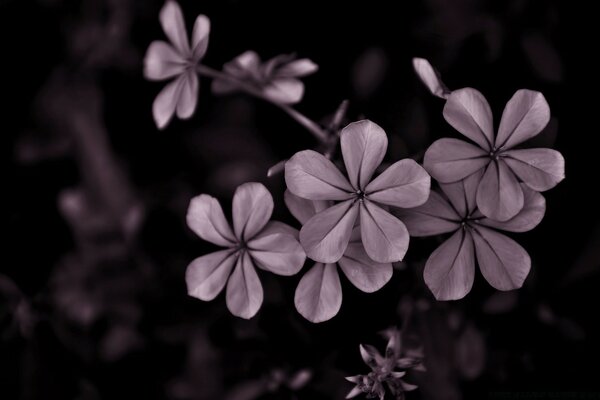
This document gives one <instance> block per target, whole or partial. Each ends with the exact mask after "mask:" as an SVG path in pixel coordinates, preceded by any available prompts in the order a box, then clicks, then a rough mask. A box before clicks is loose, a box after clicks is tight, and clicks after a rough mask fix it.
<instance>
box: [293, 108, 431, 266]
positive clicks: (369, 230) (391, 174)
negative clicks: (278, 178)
mask: <svg viewBox="0 0 600 400" xmlns="http://www.w3.org/2000/svg"><path fill="white" fill-rule="evenodd" d="M341 147H342V155H343V158H344V163H345V165H346V170H347V173H348V177H349V180H348V179H347V178H346V177H345V176H344V175H343V174H342V173H341V172H340V171H339V170H338V168H337V167H336V166H335V165H334V164H333V163H332V162H331V161H330V160H328V159H327V158H326V157H324V156H323V155H322V154H320V153H317V152H316V151H313V150H304V151H301V152H298V153H296V154H295V155H294V156H293V157H292V158H291V159H290V160H289V161H288V162H287V163H286V165H285V181H286V183H287V187H288V189H289V190H290V191H291V192H292V193H294V194H295V195H297V196H299V197H302V198H304V199H309V200H316V201H322V200H330V201H340V203H338V204H336V205H334V206H332V207H328V208H326V209H324V210H323V211H320V212H319V213H318V214H316V215H315V216H313V217H312V218H310V219H309V220H308V221H307V222H306V223H305V224H304V226H303V227H302V230H301V231H300V242H301V243H302V246H303V247H304V249H305V250H306V253H307V255H308V256H309V257H310V258H312V259H313V260H315V261H319V262H322V263H326V264H330V263H335V262H337V261H338V260H339V259H340V258H342V256H343V255H344V252H345V251H346V248H347V247H348V243H349V241H350V238H351V236H352V231H353V228H354V225H355V222H356V220H357V219H358V218H360V231H361V239H362V244H363V246H364V248H365V250H366V252H367V254H368V255H369V257H370V258H371V259H372V260H374V261H377V262H379V263H389V262H394V261H400V260H402V258H403V257H404V254H405V253H406V250H407V249H408V242H409V235H408V232H407V230H406V227H405V226H404V224H403V223H402V221H400V220H399V219H398V218H396V217H394V216H393V215H392V214H390V213H389V212H388V211H386V210H385V209H384V207H386V206H392V207H404V208H410V207H416V206H418V205H421V204H423V203H424V202H425V201H426V200H427V197H428V196H429V184H430V178H429V175H428V174H427V172H426V171H425V170H424V169H423V168H422V167H421V166H420V165H419V164H417V163H416V162H415V161H413V160H411V159H405V160H400V161H398V162H396V163H394V164H392V165H391V166H390V167H389V168H387V169H386V170H385V171H384V172H383V173H381V175H379V176H378V177H376V178H375V179H372V177H373V173H374V172H375V169H376V168H377V167H378V166H379V164H381V161H382V160H383V157H384V156H385V153H386V150H387V136H386V134H385V132H384V131H383V129H381V127H379V126H378V125H377V124H375V123H373V122H371V121H369V120H363V121H359V122H354V123H351V124H350V125H348V126H346V127H345V128H344V129H342V132H341Z"/></svg>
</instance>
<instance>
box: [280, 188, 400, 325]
mask: <svg viewBox="0 0 600 400" xmlns="http://www.w3.org/2000/svg"><path fill="white" fill-rule="evenodd" d="M285 203H286V205H287V207H288V209H289V210H290V212H291V213H292V215H293V216H294V217H296V219H297V220H298V221H300V223H302V224H304V223H306V221H308V220H309V219H310V218H312V217H313V216H314V215H315V214H316V213H318V212H319V211H322V210H324V209H326V208H329V207H331V206H332V203H333V202H331V201H324V200H321V201H311V200H306V199H303V198H301V197H298V196H296V195H294V194H293V193H291V192H290V191H289V190H286V192H285ZM338 266H339V268H340V269H341V270H342V272H343V273H344V275H346V277H347V278H348V280H349V281H350V282H351V283H352V284H353V285H354V286H356V287H357V288H358V289H359V290H362V291H363V292H365V293H373V292H376V291H377V290H379V289H381V288H382V287H383V286H384V285H385V284H386V283H387V282H388V281H389V280H390V278H391V277H392V273H393V268H392V264H391V263H378V262H375V261H373V260H371V259H370V258H369V256H368V255H367V253H366V252H365V249H364V247H363V245H362V243H361V240H360V228H359V227H355V228H354V230H353V231H352V236H351V237H350V242H349V243H348V247H347V248H346V251H345V252H344V255H343V256H342V258H340V259H339V260H338V262H337V266H336V264H335V263H328V264H324V263H320V262H317V263H315V265H313V266H312V267H311V268H310V269H309V270H308V271H307V272H306V273H305V274H304V276H303V277H302V279H300V283H298V287H297V288H296V294H295V296H294V303H295V304H296V309H297V310H298V312H299V313H300V314H302V316H303V317H304V318H306V319H308V320H309V321H311V322H323V321H327V320H329V319H331V318H333V317H334V316H335V315H336V314H337V313H338V311H339V310H340V307H341V306H342V285H341V283H340V277H339V273H338V268H337V267H338Z"/></svg>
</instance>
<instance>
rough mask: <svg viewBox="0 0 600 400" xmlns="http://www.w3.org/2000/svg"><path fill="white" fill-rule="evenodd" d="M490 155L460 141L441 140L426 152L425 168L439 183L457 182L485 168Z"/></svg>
mask: <svg viewBox="0 0 600 400" xmlns="http://www.w3.org/2000/svg"><path fill="white" fill-rule="evenodd" d="M489 162H490V157H489V155H488V154H487V153H486V152H485V151H483V150H482V149H480V148H479V147H477V146H474V145H472V144H470V143H467V142H465V141H464V140H459V139H449V138H444V139H439V140H436V141H435V142H433V144H432V145H431V146H429V148H428V149H427V151H426V152H425V158H424V160H423V166H424V167H425V169H426V170H427V172H429V173H430V174H431V176H432V177H433V178H434V179H436V180H437V181H440V182H444V183H450V182H456V181H459V180H461V179H464V178H465V177H467V176H469V175H471V174H472V173H474V172H476V171H477V170H479V169H481V168H484V167H485V166H486V165H487V164H488V163H489Z"/></svg>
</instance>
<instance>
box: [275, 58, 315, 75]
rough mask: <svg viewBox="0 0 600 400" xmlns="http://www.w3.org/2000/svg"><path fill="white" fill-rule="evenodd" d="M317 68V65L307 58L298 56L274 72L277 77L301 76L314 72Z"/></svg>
mask: <svg viewBox="0 0 600 400" xmlns="http://www.w3.org/2000/svg"><path fill="white" fill-rule="evenodd" d="M318 69H319V66H318V65H317V64H315V63H314V62H312V60H309V59H308V58H300V59H298V60H294V61H291V62H289V63H287V64H285V65H283V66H282V67H281V68H279V69H278V70H277V72H276V76H277V77H278V78H301V77H303V76H306V75H310V74H314V73H315V72H317V70H318Z"/></svg>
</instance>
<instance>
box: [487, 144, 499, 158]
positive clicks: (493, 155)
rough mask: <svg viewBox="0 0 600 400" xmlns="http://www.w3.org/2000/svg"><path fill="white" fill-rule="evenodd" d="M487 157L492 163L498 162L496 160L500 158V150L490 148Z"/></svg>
mask: <svg viewBox="0 0 600 400" xmlns="http://www.w3.org/2000/svg"><path fill="white" fill-rule="evenodd" d="M489 156H490V158H491V159H492V160H494V161H498V158H500V149H497V148H495V147H494V148H492V150H491V151H490V153H489Z"/></svg>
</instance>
